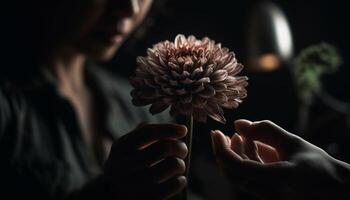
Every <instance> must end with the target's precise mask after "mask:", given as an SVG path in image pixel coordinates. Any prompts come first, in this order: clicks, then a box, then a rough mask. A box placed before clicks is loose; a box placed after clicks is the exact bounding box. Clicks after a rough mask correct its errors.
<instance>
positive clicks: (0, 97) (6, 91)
mask: <svg viewBox="0 0 350 200" xmlns="http://www.w3.org/2000/svg"><path fill="white" fill-rule="evenodd" d="M19 96H20V95H19V94H18V93H17V92H15V90H13V89H12V86H11V85H9V84H4V83H1V84H0V139H1V135H2V133H3V132H4V131H5V129H6V127H7V126H8V124H9V122H10V121H11V119H12V118H13V113H14V109H16V108H19V105H20V97H19Z"/></svg>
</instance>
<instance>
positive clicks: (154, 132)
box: [112, 124, 187, 150]
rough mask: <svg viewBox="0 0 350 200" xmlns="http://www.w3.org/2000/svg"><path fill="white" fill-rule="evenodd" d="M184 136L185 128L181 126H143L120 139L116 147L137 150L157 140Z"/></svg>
mask: <svg viewBox="0 0 350 200" xmlns="http://www.w3.org/2000/svg"><path fill="white" fill-rule="evenodd" d="M186 134H187V128H186V126H183V125H177V124H145V125H142V126H141V127H138V128H136V129H135V130H133V131H132V132H130V133H129V134H127V135H125V136H124V137H122V138H120V139H119V140H118V141H117V144H118V145H117V146H118V147H119V148H121V149H128V150H129V149H137V148H140V147H143V146H146V145H148V144H151V143H153V142H155V141H157V140H166V139H167V140H169V139H180V138H183V137H185V136H186ZM112 149H113V148H112Z"/></svg>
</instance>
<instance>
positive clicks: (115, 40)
mask: <svg viewBox="0 0 350 200" xmlns="http://www.w3.org/2000/svg"><path fill="white" fill-rule="evenodd" d="M94 36H95V38H96V39H98V40H99V41H102V42H104V43H108V44H119V43H121V42H122V41H123V40H124V38H125V34H123V33H122V32H120V31H118V30H117V29H116V28H106V29H100V30H98V31H95V33H94Z"/></svg>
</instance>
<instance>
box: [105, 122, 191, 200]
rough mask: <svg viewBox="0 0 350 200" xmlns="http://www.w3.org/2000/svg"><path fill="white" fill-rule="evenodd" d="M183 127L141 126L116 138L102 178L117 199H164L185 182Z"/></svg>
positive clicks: (184, 132)
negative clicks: (181, 139)
mask: <svg viewBox="0 0 350 200" xmlns="http://www.w3.org/2000/svg"><path fill="white" fill-rule="evenodd" d="M186 133H187V129H186V127H185V126H181V125H173V124H159V125H155V124H153V125H140V126H139V127H137V128H136V129H135V130H134V131H132V132H131V133H129V134H127V135H125V136H124V137H122V138H120V139H119V140H118V141H116V142H115V143H114V144H113V146H112V149H111V153H110V155H109V158H108V160H107V162H106V164H105V174H104V176H105V178H106V180H108V182H109V185H110V187H111V191H112V193H113V195H114V197H115V198H116V199H167V198H169V197H171V196H173V195H175V194H176V193H179V192H180V191H181V190H182V189H183V188H184V187H185V185H186V178H185V177H184V176H183V174H184V172H185V168H186V167H185V162H184V161H183V159H184V158H185V157H186V155H187V147H186V145H185V143H183V142H182V141H180V140H179V139H180V138H183V137H184V136H185V135H186Z"/></svg>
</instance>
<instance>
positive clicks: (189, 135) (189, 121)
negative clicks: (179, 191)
mask: <svg viewBox="0 0 350 200" xmlns="http://www.w3.org/2000/svg"><path fill="white" fill-rule="evenodd" d="M186 126H187V135H186V137H185V143H186V145H187V148H188V154H187V157H186V160H185V164H186V172H185V176H186V178H187V181H188V182H189V174H190V163H191V152H192V136H193V116H192V115H190V116H188V117H187V120H186ZM187 188H188V186H186V188H185V189H184V190H183V200H187V199H188V189H187Z"/></svg>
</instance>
